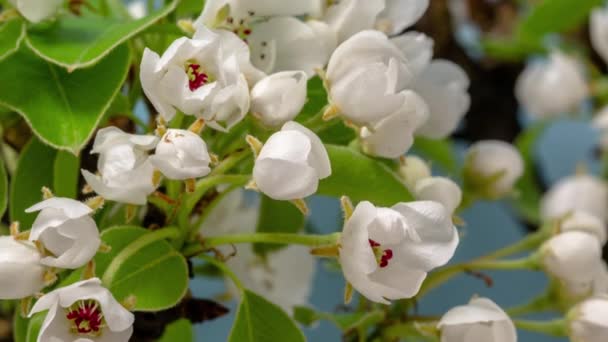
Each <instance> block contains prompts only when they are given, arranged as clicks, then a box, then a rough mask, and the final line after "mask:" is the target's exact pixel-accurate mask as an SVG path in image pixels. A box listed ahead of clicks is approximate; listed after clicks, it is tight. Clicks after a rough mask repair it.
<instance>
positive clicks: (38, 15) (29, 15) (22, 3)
mask: <svg viewBox="0 0 608 342" xmlns="http://www.w3.org/2000/svg"><path fill="white" fill-rule="evenodd" d="M9 2H10V3H11V5H13V6H15V8H16V9H17V11H19V13H21V15H22V16H23V17H25V19H27V20H28V21H30V22H32V23H37V22H40V21H43V20H46V19H50V18H51V17H53V16H54V15H55V14H57V11H58V10H59V8H61V7H62V5H63V0H9Z"/></svg>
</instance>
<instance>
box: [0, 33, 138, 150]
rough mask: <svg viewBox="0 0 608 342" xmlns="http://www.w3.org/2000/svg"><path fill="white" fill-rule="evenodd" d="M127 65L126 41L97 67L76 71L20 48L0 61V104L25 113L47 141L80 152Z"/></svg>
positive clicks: (123, 76) (117, 85)
mask: <svg viewBox="0 0 608 342" xmlns="http://www.w3.org/2000/svg"><path fill="white" fill-rule="evenodd" d="M128 67H129V49H128V47H127V46H125V45H122V46H120V47H119V48H117V49H115V50H114V51H113V52H112V53H111V54H109V55H108V56H107V57H106V58H104V59H103V60H102V61H101V62H100V63H99V64H97V65H95V66H94V67H92V68H88V69H83V70H77V71H74V72H72V73H68V72H67V71H65V70H64V69H62V68H59V67H57V66H54V65H52V64H50V63H48V62H46V61H44V60H42V59H40V58H38V57H37V56H36V55H35V54H33V53H32V52H31V51H30V50H29V49H27V48H26V47H24V46H22V47H21V48H20V49H19V51H17V52H15V53H14V54H12V55H11V56H9V57H8V58H5V59H4V60H2V61H0V70H2V72H1V73H0V105H4V106H6V107H8V108H10V109H11V110H14V111H15V112H17V113H19V114H21V115H22V116H23V117H24V118H25V120H26V121H28V123H29V124H30V126H31V127H32V129H33V131H34V133H35V134H36V135H37V136H38V137H39V138H40V139H41V140H42V141H44V142H45V143H46V144H48V145H51V146H54V147H56V148H58V149H63V150H69V151H71V152H73V153H75V154H76V153H78V152H79V151H80V149H81V148H82V147H83V146H84V145H85V144H86V142H87V140H88V139H89V137H90V136H91V135H92V134H93V131H94V130H95V127H96V125H97V124H98V123H99V120H101V118H102V116H103V114H104V113H105V111H106V109H108V107H109V106H110V103H111V102H112V99H113V98H114V96H115V95H116V93H117V92H118V91H119V90H120V87H121V85H122V84H123V82H124V80H125V77H126V75H127V70H128Z"/></svg>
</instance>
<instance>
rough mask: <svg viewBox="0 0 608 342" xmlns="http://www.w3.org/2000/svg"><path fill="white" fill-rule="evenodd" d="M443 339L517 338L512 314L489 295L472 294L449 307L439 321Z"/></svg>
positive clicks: (490, 341)
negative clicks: (461, 304)
mask: <svg viewBox="0 0 608 342" xmlns="http://www.w3.org/2000/svg"><path fill="white" fill-rule="evenodd" d="M437 327H438V328H439V329H441V341H442V342H469V341H484V342H516V341H517V332H516V330H515V325H514V324H513V321H511V318H509V316H508V315H507V314H506V313H505V312H504V311H503V310H502V309H501V308H500V307H499V306H498V305H496V303H494V302H493V301H491V300H490V299H487V298H473V299H471V301H470V302H469V304H467V305H463V306H457V307H455V308H452V309H451V310H450V311H448V312H447V313H446V314H445V315H443V317H441V320H440V321H439V323H438V324H437Z"/></svg>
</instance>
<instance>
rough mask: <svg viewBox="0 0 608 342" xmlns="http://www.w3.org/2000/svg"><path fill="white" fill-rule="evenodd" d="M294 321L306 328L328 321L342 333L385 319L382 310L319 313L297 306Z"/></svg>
mask: <svg viewBox="0 0 608 342" xmlns="http://www.w3.org/2000/svg"><path fill="white" fill-rule="evenodd" d="M293 316H294V319H295V320H296V321H298V322H300V323H302V324H303V325H305V326H312V325H313V324H315V323H316V322H318V321H319V320H322V319H324V320H328V321H330V322H332V323H334V324H335V325H336V326H337V327H338V328H339V329H340V330H341V331H343V332H348V331H351V330H353V329H356V328H359V327H367V326H370V325H373V324H376V323H378V322H381V321H382V320H383V319H384V312H383V311H380V310H375V311H368V312H353V313H339V314H335V313H328V312H318V311H315V310H314V309H312V308H309V307H306V306H296V307H295V308H294V313H293Z"/></svg>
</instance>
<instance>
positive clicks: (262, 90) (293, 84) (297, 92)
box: [251, 71, 306, 127]
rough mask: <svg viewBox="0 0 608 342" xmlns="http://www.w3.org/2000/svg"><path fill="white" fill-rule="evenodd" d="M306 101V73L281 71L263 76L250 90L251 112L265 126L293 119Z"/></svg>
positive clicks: (280, 123)
mask: <svg viewBox="0 0 608 342" xmlns="http://www.w3.org/2000/svg"><path fill="white" fill-rule="evenodd" d="M305 103H306V73H304V72H303V71H283V72H278V73H276V74H272V75H270V76H267V77H265V78H263V79H262V80H261V81H259V82H258V83H256V85H255V86H254V87H253V89H252V90H251V112H252V113H254V115H256V116H257V117H259V118H260V120H261V121H262V122H263V123H264V124H265V125H267V126H271V127H277V126H281V125H283V124H284V123H286V122H287V121H291V120H292V119H294V118H295V117H296V116H297V115H298V114H299V113H300V111H301V110H302V107H304V104H305Z"/></svg>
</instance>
